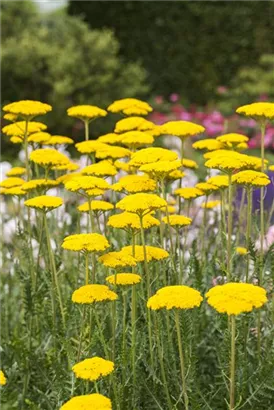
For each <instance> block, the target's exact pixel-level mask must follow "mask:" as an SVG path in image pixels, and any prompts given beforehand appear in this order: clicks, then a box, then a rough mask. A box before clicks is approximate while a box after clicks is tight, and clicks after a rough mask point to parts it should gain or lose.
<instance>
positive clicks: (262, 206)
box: [259, 122, 265, 285]
mask: <svg viewBox="0 0 274 410" xmlns="http://www.w3.org/2000/svg"><path fill="white" fill-rule="evenodd" d="M264 140H265V122H262V123H261V159H262V163H261V171H262V172H264ZM264 192H265V188H264V187H261V189H260V228H261V235H260V245H261V252H260V273H259V285H262V281H263V271H264V267H263V260H264V236H265V235H264Z"/></svg>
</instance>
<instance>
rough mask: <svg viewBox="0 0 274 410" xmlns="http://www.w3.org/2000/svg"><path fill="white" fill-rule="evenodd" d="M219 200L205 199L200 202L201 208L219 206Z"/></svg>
mask: <svg viewBox="0 0 274 410" xmlns="http://www.w3.org/2000/svg"><path fill="white" fill-rule="evenodd" d="M220 204H221V201H207V202H204V203H203V204H202V208H204V209H213V208H216V207H217V206H220Z"/></svg>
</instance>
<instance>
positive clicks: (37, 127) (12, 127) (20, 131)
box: [2, 121, 47, 138]
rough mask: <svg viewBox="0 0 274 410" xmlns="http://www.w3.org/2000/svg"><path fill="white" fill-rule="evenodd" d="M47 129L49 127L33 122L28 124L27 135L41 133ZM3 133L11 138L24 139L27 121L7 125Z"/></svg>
mask: <svg viewBox="0 0 274 410" xmlns="http://www.w3.org/2000/svg"><path fill="white" fill-rule="evenodd" d="M46 129H47V126H46V125H45V124H43V123H42V122H35V121H31V122H29V123H28V129H27V134H28V135H29V134H33V133H34V132H40V131H43V130H46ZM2 131H3V133H4V134H6V135H8V136H9V137H12V136H15V137H22V138H23V136H24V135H25V132H26V121H18V122H14V123H13V124H9V125H6V126H5V127H3V128H2Z"/></svg>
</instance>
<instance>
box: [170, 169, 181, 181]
mask: <svg viewBox="0 0 274 410" xmlns="http://www.w3.org/2000/svg"><path fill="white" fill-rule="evenodd" d="M184 176H185V173H184V172H183V171H180V170H179V169H176V170H175V171H171V172H170V173H169V174H168V175H167V176H166V178H167V179H173V180H175V179H181V178H183V177H184Z"/></svg>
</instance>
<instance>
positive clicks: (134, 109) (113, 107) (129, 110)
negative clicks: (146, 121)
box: [108, 98, 152, 115]
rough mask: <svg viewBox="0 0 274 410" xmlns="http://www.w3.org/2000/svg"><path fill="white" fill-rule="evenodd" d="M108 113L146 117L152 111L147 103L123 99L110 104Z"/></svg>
mask: <svg viewBox="0 0 274 410" xmlns="http://www.w3.org/2000/svg"><path fill="white" fill-rule="evenodd" d="M108 111H110V112H113V113H118V112H122V113H123V114H125V115H147V114H148V113H149V112H151V111H152V107H151V106H150V105H149V104H148V103H147V102H145V101H141V100H137V99H136V98H123V99H121V100H116V101H114V102H113V103H112V104H110V106H109V107H108Z"/></svg>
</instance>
